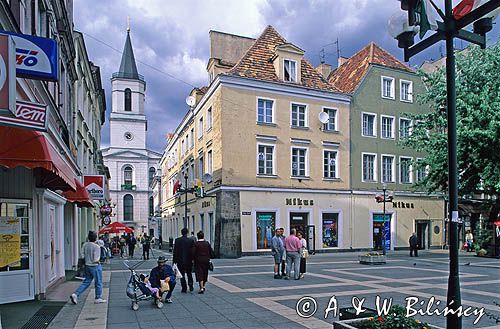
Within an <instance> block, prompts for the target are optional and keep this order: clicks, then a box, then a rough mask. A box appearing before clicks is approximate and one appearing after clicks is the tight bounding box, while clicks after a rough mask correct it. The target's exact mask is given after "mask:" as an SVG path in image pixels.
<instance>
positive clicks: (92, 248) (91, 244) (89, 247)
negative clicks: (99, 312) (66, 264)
mask: <svg viewBox="0 0 500 329" xmlns="http://www.w3.org/2000/svg"><path fill="white" fill-rule="evenodd" d="M87 238H88V241H87V242H85V243H84V244H83V247H82V251H81V253H82V258H84V259H85V279H84V280H83V282H82V284H81V285H80V286H79V287H78V289H76V291H75V292H74V293H72V294H71V296H70V299H71V302H72V303H73V304H77V303H78V297H80V295H81V294H82V293H83V292H84V291H85V290H86V289H87V288H88V287H89V286H90V284H91V283H92V280H94V284H95V300H94V303H96V304H100V303H106V300H105V299H102V267H101V264H100V262H99V260H100V258H101V247H100V246H99V245H98V244H97V243H96V241H97V233H96V232H94V231H89V234H88V237H87Z"/></svg>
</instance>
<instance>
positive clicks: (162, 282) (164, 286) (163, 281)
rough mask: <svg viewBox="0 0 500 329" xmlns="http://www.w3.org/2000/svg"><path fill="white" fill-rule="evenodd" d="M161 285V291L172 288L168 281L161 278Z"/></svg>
mask: <svg viewBox="0 0 500 329" xmlns="http://www.w3.org/2000/svg"><path fill="white" fill-rule="evenodd" d="M160 286H161V288H160V293H163V292H165V291H169V290H170V286H169V285H168V282H167V281H165V280H160Z"/></svg>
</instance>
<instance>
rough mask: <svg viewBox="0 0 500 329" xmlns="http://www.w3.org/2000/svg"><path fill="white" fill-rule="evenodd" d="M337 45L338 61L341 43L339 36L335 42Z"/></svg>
mask: <svg viewBox="0 0 500 329" xmlns="http://www.w3.org/2000/svg"><path fill="white" fill-rule="evenodd" d="M334 44H335V45H337V62H338V61H339V58H340V44H339V38H337V41H335V42H334Z"/></svg>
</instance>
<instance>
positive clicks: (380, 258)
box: [358, 255, 386, 265]
mask: <svg viewBox="0 0 500 329" xmlns="http://www.w3.org/2000/svg"><path fill="white" fill-rule="evenodd" d="M358 258H359V262H360V263H361V264H365V265H381V264H385V263H386V258H385V255H361V256H358Z"/></svg>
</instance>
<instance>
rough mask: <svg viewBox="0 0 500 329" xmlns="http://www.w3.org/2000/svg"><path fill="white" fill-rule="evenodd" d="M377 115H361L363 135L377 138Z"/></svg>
mask: <svg viewBox="0 0 500 329" xmlns="http://www.w3.org/2000/svg"><path fill="white" fill-rule="evenodd" d="M375 119H376V115H375V114H373V113H363V114H362V115H361V126H362V135H363V136H368V137H375V136H377V131H376V129H377V128H376V126H375Z"/></svg>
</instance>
